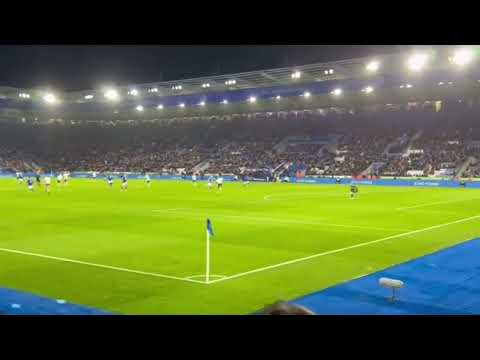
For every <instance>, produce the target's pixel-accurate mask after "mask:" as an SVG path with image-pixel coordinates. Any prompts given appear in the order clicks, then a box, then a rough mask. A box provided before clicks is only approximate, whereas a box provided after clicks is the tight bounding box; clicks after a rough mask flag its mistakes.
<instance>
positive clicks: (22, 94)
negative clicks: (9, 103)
mask: <svg viewBox="0 0 480 360" xmlns="http://www.w3.org/2000/svg"><path fill="white" fill-rule="evenodd" d="M18 96H19V97H21V98H22V99H30V94H27V93H20V94H18Z"/></svg>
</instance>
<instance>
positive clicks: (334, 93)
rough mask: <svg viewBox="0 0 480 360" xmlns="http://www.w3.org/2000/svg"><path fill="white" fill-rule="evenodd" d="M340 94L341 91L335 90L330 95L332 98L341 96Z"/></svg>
mask: <svg viewBox="0 0 480 360" xmlns="http://www.w3.org/2000/svg"><path fill="white" fill-rule="evenodd" d="M342 93H343V91H342V89H335V90H333V91H332V95H334V96H340V95H342Z"/></svg>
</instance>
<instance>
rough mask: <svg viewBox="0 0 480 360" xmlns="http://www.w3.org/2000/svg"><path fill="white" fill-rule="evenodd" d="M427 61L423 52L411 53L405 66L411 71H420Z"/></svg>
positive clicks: (426, 56)
mask: <svg viewBox="0 0 480 360" xmlns="http://www.w3.org/2000/svg"><path fill="white" fill-rule="evenodd" d="M427 63H428V55H427V54H424V53H418V54H413V55H412V56H410V57H409V58H408V61H407V66H408V69H410V70H411V71H416V72H418V71H422V70H423V69H424V68H425V66H426V65H427Z"/></svg>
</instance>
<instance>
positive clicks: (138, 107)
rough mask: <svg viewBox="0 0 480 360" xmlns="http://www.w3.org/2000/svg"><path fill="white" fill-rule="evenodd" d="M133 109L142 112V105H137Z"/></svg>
mask: <svg viewBox="0 0 480 360" xmlns="http://www.w3.org/2000/svg"><path fill="white" fill-rule="evenodd" d="M135 110H137V111H138V112H142V111H143V110H144V108H143V106H142V105H138V106H137V107H136V108H135Z"/></svg>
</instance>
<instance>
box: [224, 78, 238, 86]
mask: <svg viewBox="0 0 480 360" xmlns="http://www.w3.org/2000/svg"><path fill="white" fill-rule="evenodd" d="M236 83H237V80H233V79H232V80H227V81H225V85H227V86H229V85H235V84H236Z"/></svg>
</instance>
